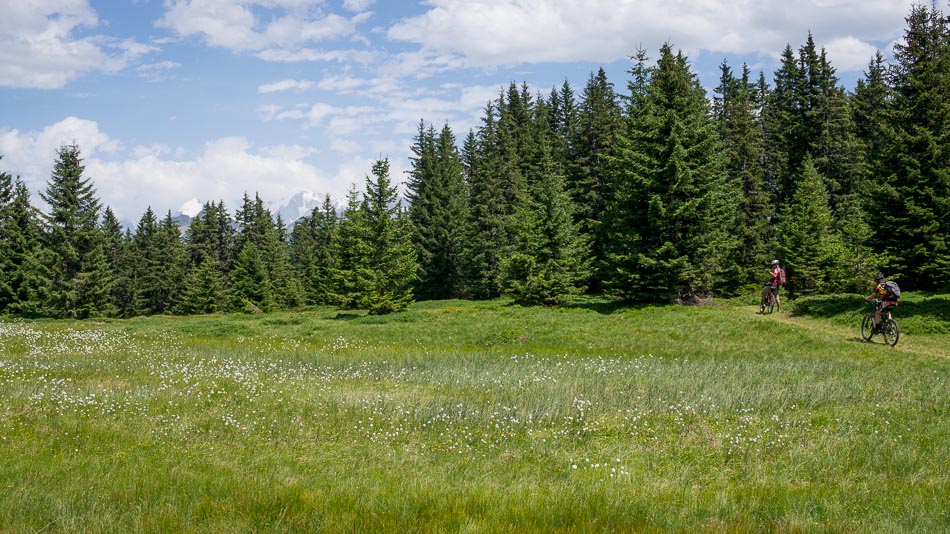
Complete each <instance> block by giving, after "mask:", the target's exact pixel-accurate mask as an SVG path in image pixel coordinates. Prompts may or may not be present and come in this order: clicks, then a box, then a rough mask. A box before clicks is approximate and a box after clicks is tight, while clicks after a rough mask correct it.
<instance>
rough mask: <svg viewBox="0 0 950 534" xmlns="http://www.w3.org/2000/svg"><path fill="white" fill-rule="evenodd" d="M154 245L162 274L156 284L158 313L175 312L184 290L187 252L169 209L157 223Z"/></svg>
mask: <svg viewBox="0 0 950 534" xmlns="http://www.w3.org/2000/svg"><path fill="white" fill-rule="evenodd" d="M155 245H156V248H157V249H158V253H157V255H156V256H157V260H158V268H159V269H160V271H161V272H162V273H163V275H164V277H163V279H162V280H161V282H160V283H159V284H158V299H159V301H160V305H159V308H160V313H166V314H167V313H175V312H176V310H178V309H179V307H180V301H181V298H182V295H183V292H184V277H185V273H186V272H187V254H186V252H185V244H184V241H183V240H182V235H181V230H180V229H179V228H178V223H176V222H175V219H173V218H172V213H171V210H169V211H167V212H165V217H164V218H162V220H161V222H159V223H158V228H157V231H156V235H155Z"/></svg>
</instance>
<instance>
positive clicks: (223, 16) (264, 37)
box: [156, 0, 365, 61]
mask: <svg viewBox="0 0 950 534" xmlns="http://www.w3.org/2000/svg"><path fill="white" fill-rule="evenodd" d="M323 3H324V2H323V1H322V0H290V1H286V0H285V1H281V0H239V1H234V0H174V1H172V2H170V3H168V4H167V10H166V12H165V14H164V15H163V16H162V18H161V19H159V20H158V22H156V25H157V26H158V27H160V28H167V29H170V30H172V31H174V32H175V33H177V34H178V35H180V36H182V37H191V36H198V37H200V38H201V39H202V40H204V41H205V42H206V43H208V44H209V45H211V46H218V47H223V48H228V49H231V50H235V51H259V52H261V55H260V57H261V58H262V59H265V60H272V61H289V60H290V59H288V57H290V56H286V55H284V54H297V55H299V54H301V51H300V50H297V49H298V48H299V47H300V46H301V45H303V44H305V43H311V42H317V41H325V40H332V39H338V38H342V37H348V36H351V35H353V34H354V33H355V32H356V24H358V23H359V22H361V21H363V20H365V16H363V15H356V16H355V17H353V18H347V17H343V16H340V15H337V14H334V13H325V12H324V11H323V10H322V9H320V7H321V6H322V5H323ZM261 10H267V13H266V14H264V13H263V12H262V11H261ZM324 60H325V59H324Z"/></svg>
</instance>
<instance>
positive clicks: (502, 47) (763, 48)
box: [388, 0, 915, 68]
mask: <svg viewBox="0 0 950 534" xmlns="http://www.w3.org/2000/svg"><path fill="white" fill-rule="evenodd" d="M914 1H915V0H803V1H800V2H795V3H793V4H792V3H788V2H786V1H785V0H681V1H678V2H668V1H667V0H620V1H618V0H584V1H580V0H571V1H554V0H431V1H430V2H428V3H429V4H430V5H431V7H430V9H429V10H428V11H426V12H425V13H423V14H421V15H418V16H416V17H411V18H408V19H405V20H402V21H399V22H397V23H396V24H394V25H393V26H391V27H390V28H389V30H388V36H389V38H391V39H394V40H400V41H408V42H413V43H418V44H419V45H421V46H422V49H423V50H424V51H428V52H429V53H432V54H438V53H443V54H444V53H451V54H455V55H458V56H460V57H462V58H464V59H465V61H466V62H467V64H468V65H469V66H476V67H483V68H491V67H496V66H506V65H507V66H510V65H519V64H527V63H540V62H569V61H593V62H612V61H614V60H618V59H622V58H624V57H627V56H629V55H631V54H632V53H634V52H635V51H636V50H637V49H638V48H647V49H653V50H655V49H656V48H658V47H659V46H660V45H661V44H663V43H664V42H670V43H671V44H673V45H674V46H675V47H677V48H679V49H683V50H685V51H687V53H690V54H698V53H700V51H710V52H716V53H736V54H748V53H756V54H762V55H772V56H774V55H777V54H778V53H779V52H780V51H781V49H782V48H784V46H785V45H786V44H790V43H800V42H802V40H803V39H804V36H805V35H806V34H807V33H808V32H809V31H811V32H813V34H814V35H815V38H816V41H817V42H818V43H819V44H821V43H832V42H838V41H839V40H840V39H844V38H847V37H849V36H850V37H852V38H854V39H855V40H856V41H860V42H864V43H868V42H870V41H886V40H892V39H893V38H894V37H895V35H894V32H895V27H894V21H895V20H901V19H902V17H903V15H904V14H905V13H906V12H907V10H908V9H909V7H910V5H911V4H912V3H913V2H914ZM436 57H438V56H436Z"/></svg>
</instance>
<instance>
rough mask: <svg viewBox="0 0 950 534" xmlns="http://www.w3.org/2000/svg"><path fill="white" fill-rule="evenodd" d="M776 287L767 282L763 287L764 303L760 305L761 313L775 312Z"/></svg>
mask: <svg viewBox="0 0 950 534" xmlns="http://www.w3.org/2000/svg"><path fill="white" fill-rule="evenodd" d="M774 290H775V285H773V284H772V282H766V283H765V285H764V286H763V287H762V301H761V302H760V303H759V313H762V314H766V315H767V314H770V313H772V311H774V310H775V291H774Z"/></svg>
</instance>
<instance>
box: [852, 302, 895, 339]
mask: <svg viewBox="0 0 950 534" xmlns="http://www.w3.org/2000/svg"><path fill="white" fill-rule="evenodd" d="M882 304H883V303H882V301H880V300H877V299H875V300H873V301H871V313H869V314H867V315H865V316H864V319H863V320H862V321H861V337H862V338H863V339H864V340H865V341H871V339H872V338H874V336H876V335H877V334H881V337H883V338H884V344H885V345H888V346H891V347H893V346H894V345H897V340H898V339H900V337H901V331H900V328H898V327H897V321H895V320H894V318H893V317H891V311H890V309H888V310H886V314H887V317H885V316H884V314H881V324H879V325H877V326H876V327H875V326H874V313H875V312H877V311H879V310H881V306H882Z"/></svg>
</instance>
